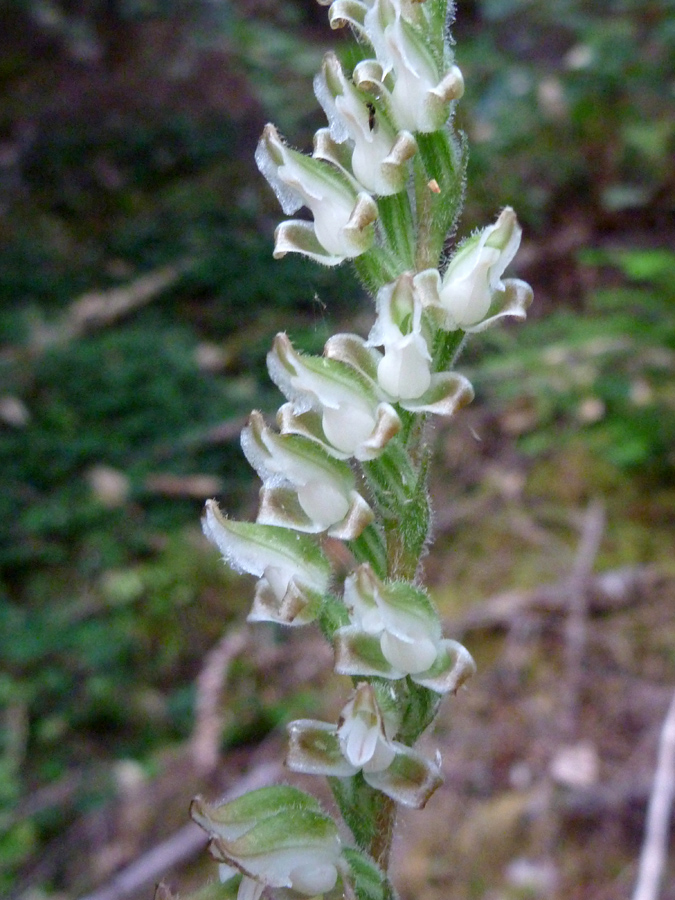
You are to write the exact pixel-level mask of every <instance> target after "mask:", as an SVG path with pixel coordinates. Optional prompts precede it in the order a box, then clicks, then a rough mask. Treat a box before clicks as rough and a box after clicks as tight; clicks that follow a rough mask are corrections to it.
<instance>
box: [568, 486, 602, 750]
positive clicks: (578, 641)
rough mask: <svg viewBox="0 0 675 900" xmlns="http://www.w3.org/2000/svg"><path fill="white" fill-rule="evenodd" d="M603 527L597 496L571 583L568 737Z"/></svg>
mask: <svg viewBox="0 0 675 900" xmlns="http://www.w3.org/2000/svg"><path fill="white" fill-rule="evenodd" d="M604 528H605V512H604V507H603V505H602V503H601V502H600V501H599V500H594V501H593V502H592V503H590V504H589V506H588V509H587V510H586V513H585V515H584V519H583V524H582V528H581V540H580V541H579V548H578V550H577V554H576V557H575V560H574V566H573V568H572V572H571V574H570V578H569V583H568V591H569V594H568V597H569V599H568V603H569V613H568V616H567V623H566V628H565V657H566V659H565V667H566V670H567V672H566V674H567V678H566V685H567V698H566V704H565V712H564V714H563V716H562V730H563V733H564V736H565V737H566V738H567V739H568V740H572V739H573V738H574V736H575V731H576V729H577V725H578V721H579V704H580V696H581V684H582V680H583V670H584V653H585V652H586V638H587V627H586V623H587V619H588V594H587V591H586V582H587V581H588V578H589V577H590V575H591V574H592V572H593V566H594V564H595V558H596V556H597V555H598V550H599V549H600V542H601V541H602V535H603V532H604Z"/></svg>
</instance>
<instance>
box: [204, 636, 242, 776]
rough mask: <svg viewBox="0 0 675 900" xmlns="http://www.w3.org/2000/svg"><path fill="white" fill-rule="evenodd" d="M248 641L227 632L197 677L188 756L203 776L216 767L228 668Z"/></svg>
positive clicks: (210, 653)
mask: <svg viewBox="0 0 675 900" xmlns="http://www.w3.org/2000/svg"><path fill="white" fill-rule="evenodd" d="M247 642H248V632H247V631H246V630H245V629H244V630H239V631H232V632H229V633H227V634H225V635H223V637H222V638H221V639H220V641H219V642H218V643H217V644H216V646H215V647H214V648H213V649H212V650H210V651H209V653H208V654H207V656H206V662H205V663H204V666H203V668H202V670H201V672H200V673H199V677H198V678H197V700H196V704H195V720H196V721H195V728H194V733H193V736H192V757H193V759H194V763H195V767H196V768H197V770H198V771H199V772H200V773H201V774H203V775H208V774H209V773H211V772H213V771H214V770H215V768H216V766H217V764H218V756H219V753H218V751H219V746H220V736H221V733H222V727H223V717H222V714H221V712H220V708H221V698H222V694H223V690H224V688H225V683H226V681H227V676H228V674H229V670H230V666H231V664H232V662H233V660H234V659H235V657H237V656H238V655H239V654H240V653H241V652H242V650H243V649H244V647H245V646H246V644H247Z"/></svg>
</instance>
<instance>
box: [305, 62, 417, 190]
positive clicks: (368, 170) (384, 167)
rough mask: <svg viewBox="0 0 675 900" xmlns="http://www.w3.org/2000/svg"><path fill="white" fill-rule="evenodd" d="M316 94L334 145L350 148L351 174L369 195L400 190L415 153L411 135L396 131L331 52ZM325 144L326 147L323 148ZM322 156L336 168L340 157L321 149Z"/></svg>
mask: <svg viewBox="0 0 675 900" xmlns="http://www.w3.org/2000/svg"><path fill="white" fill-rule="evenodd" d="M314 92H315V93H316V96H317V99H318V101H319V103H320V104H321V106H322V107H323V109H324V112H325V113H326V116H327V118H328V123H329V126H330V134H331V137H332V138H333V140H334V141H336V142H337V143H338V144H342V143H344V142H345V141H349V142H350V144H351V148H352V149H351V159H350V164H351V170H352V172H353V174H354V177H355V178H356V180H357V181H358V182H359V183H360V184H361V185H363V187H364V188H365V189H366V190H367V191H369V192H370V193H372V194H379V195H382V196H386V195H389V194H396V193H398V192H399V191H402V190H403V189H404V188H405V186H406V182H407V179H408V168H407V166H406V165H405V163H406V162H407V160H409V159H410V158H411V157H412V156H413V155H414V154H415V152H416V150H417V144H416V142H415V139H414V137H413V136H412V134H410V132H407V131H400V132H398V133H397V132H396V130H395V129H394V128H392V126H391V125H390V124H389V123H388V122H387V120H386V118H385V117H384V116H382V115H381V114H380V113H379V112H378V110H377V109H376V107H375V106H374V104H373V103H372V102H371V101H370V99H369V97H368V95H367V94H366V95H364V94H363V93H362V92H361V91H359V90H357V89H356V87H355V86H354V84H353V82H352V81H351V80H350V79H349V78H347V76H346V75H345V73H344V72H343V70H342V66H341V65H340V62H339V60H338V58H337V56H335V54H334V53H328V54H327V55H326V56H325V58H324V61H323V66H322V67H321V71H320V72H319V73H318V74H317V76H316V78H315V79H314ZM324 146H325V145H324ZM322 155H323V156H324V158H329V159H331V161H332V162H333V163H334V164H337V165H339V158H337V157H336V155H334V154H332V153H331V154H330V155H329V154H328V153H326V150H325V149H324V150H323V153H322Z"/></svg>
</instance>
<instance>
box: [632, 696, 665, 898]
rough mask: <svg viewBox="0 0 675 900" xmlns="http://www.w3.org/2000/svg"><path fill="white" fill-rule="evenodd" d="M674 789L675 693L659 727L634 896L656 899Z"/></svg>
mask: <svg viewBox="0 0 675 900" xmlns="http://www.w3.org/2000/svg"><path fill="white" fill-rule="evenodd" d="M674 793H675V694H673V698H672V700H671V702H670V706H669V707H668V712H667V713H666V717H665V719H664V722H663V727H662V729H661V738H660V740H659V755H658V761H657V764H656V773H655V775H654V782H653V784H652V791H651V794H650V797H649V806H648V808H647V824H646V828H645V838H644V842H643V845H642V852H641V854H640V868H639V870H638V878H637V882H636V885H635V891H634V892H633V900H657V898H658V895H659V887H660V885H661V880H662V879H663V872H664V869H665V866H666V858H667V854H668V833H669V831H670V819H671V814H672V808H673V794H674Z"/></svg>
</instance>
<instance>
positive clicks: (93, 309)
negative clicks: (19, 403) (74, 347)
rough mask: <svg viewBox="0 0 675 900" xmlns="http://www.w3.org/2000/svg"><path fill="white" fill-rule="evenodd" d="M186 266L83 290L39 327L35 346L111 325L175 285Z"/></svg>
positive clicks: (64, 340)
mask: <svg viewBox="0 0 675 900" xmlns="http://www.w3.org/2000/svg"><path fill="white" fill-rule="evenodd" d="M185 268H186V266H185V265H172V266H164V267H163V268H161V269H156V270H155V271H154V272H148V273H147V274H145V275H140V276H139V277H138V278H136V279H134V280H133V281H131V282H130V283H129V284H125V285H123V286H121V287H116V288H110V289H109V290H107V291H89V292H88V293H86V294H83V295H82V296H81V297H79V298H78V299H77V300H74V301H73V302H72V303H71V305H70V306H69V307H68V309H67V310H66V311H65V313H64V314H63V315H62V316H61V318H60V319H59V320H58V321H57V322H56V324H54V325H49V326H47V325H42V326H39V327H38V328H36V329H35V331H34V333H33V335H32V340H31V344H32V346H33V349H38V350H44V349H45V347H49V346H51V345H52V344H60V343H65V342H66V341H70V340H73V339H74V338H78V337H81V336H82V335H83V334H85V333H87V332H89V331H92V330H93V329H94V328H102V327H104V326H106V325H111V324H112V323H113V322H116V321H117V320H118V319H121V318H122V317H124V316H126V315H128V314H129V313H130V312H133V311H134V310H136V309H139V308H140V307H141V306H145V305H146V304H147V303H150V301H152V300H154V299H156V298H157V297H159V296H160V294H162V293H164V291H166V290H167V288H170V287H172V285H174V284H175V283H176V282H177V281H178V279H179V278H180V276H181V275H182V274H183V272H184V271H185Z"/></svg>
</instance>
